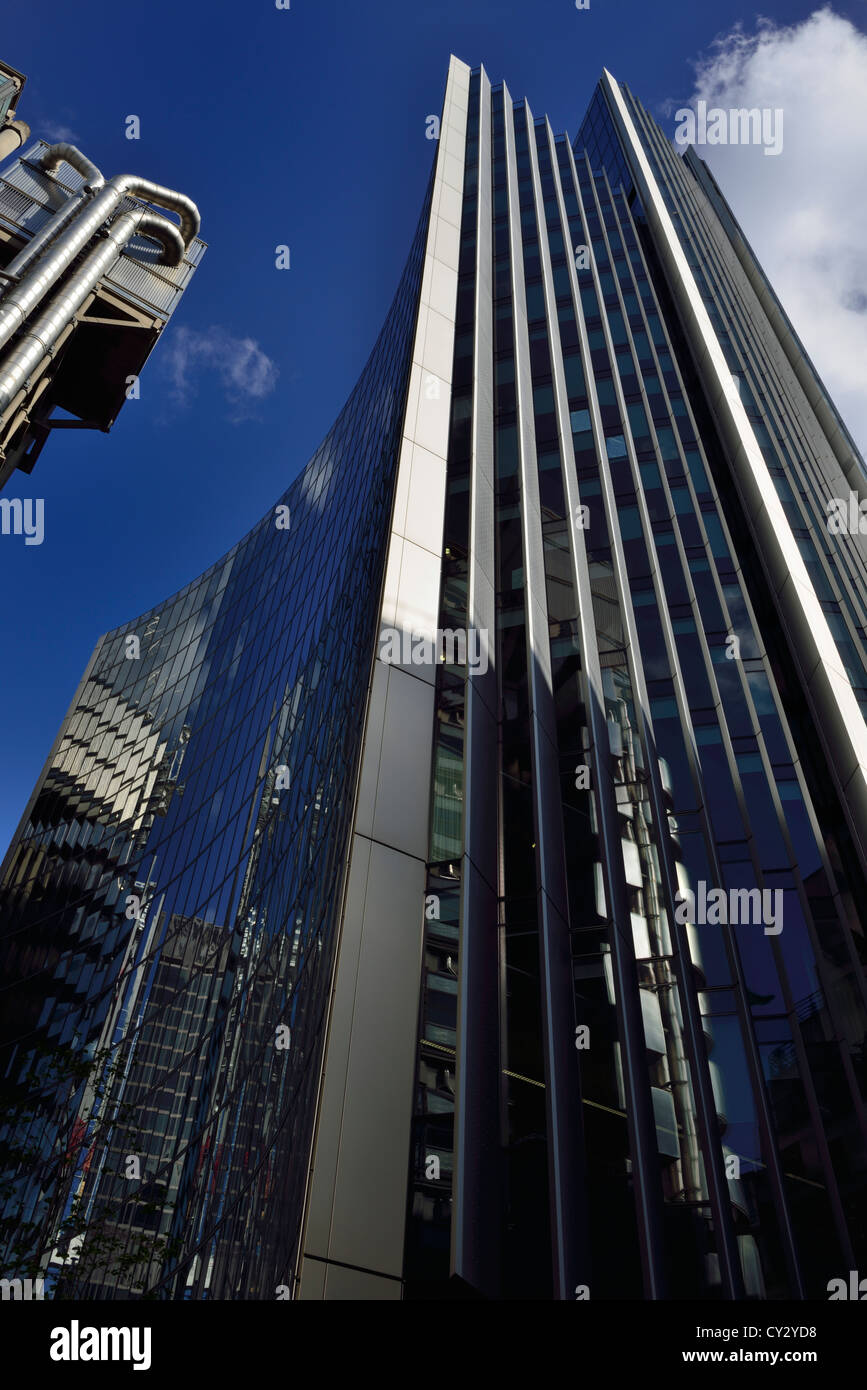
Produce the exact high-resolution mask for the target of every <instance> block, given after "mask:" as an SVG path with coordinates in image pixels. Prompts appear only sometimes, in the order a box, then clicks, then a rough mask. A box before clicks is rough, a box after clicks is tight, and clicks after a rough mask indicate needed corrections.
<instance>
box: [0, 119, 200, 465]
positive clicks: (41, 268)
mask: <svg viewBox="0 0 867 1390" xmlns="http://www.w3.org/2000/svg"><path fill="white" fill-rule="evenodd" d="M34 155H35V158H33V157H32V156H34ZM66 171H72V172H71V175H70V173H68V172H66ZM45 195H47V202H45V203H43V202H42V196H45ZM148 205H151V206H148ZM155 207H158V208H161V209H165V210H166V211H170V212H174V213H176V214H177V216H178V223H175V222H173V221H172V220H171V219H170V218H169V217H167V216H165V215H164V214H163V213H162V212H157V211H155V210H154V208H155ZM4 224H5V225H4ZM7 226H8V230H7ZM199 226H200V218H199V212H198V209H197V208H196V205H195V204H194V203H193V202H192V201H191V199H189V198H188V197H186V195H185V194H183V193H179V192H177V191H176V190H174V189H169V188H164V187H162V186H161V185H159V184H155V183H152V182H151V181H150V180H148V179H142V178H138V177H137V176H135V175H131V174H121V175H117V176H116V177H115V178H112V179H109V180H108V182H106V180H105V178H104V176H103V174H102V173H101V172H100V170H99V169H98V168H97V167H96V165H95V164H93V163H92V161H91V160H89V159H88V158H87V157H86V156H85V155H84V154H82V153H81V151H80V150H78V149H76V147H75V146H74V145H70V144H67V143H65V142H64V143H60V144H56V145H49V146H46V145H43V144H40V145H39V146H37V147H36V149H35V150H31V151H29V152H28V154H25V155H24V156H22V158H21V159H20V160H18V161H17V162H16V164H15V166H13V169H12V170H11V171H10V172H8V173H7V174H6V175H5V176H4V178H3V179H2V180H0V231H2V232H3V237H4V239H3V240H2V241H0V252H2V251H3V250H6V251H7V253H8V250H14V247H15V244H16V240H17V239H18V238H19V237H20V236H21V235H22V234H24V235H25V236H26V238H27V239H26V240H25V242H24V245H23V246H21V249H20V250H18V251H17V253H16V254H14V255H13V256H12V257H11V259H6V258H5V257H3V256H2V255H0V260H4V261H5V265H4V269H3V271H2V278H0V487H2V486H3V484H4V483H6V482H7V481H8V480H9V479H10V477H11V476H12V474H13V472H14V471H15V469H16V468H18V469H22V470H23V471H25V472H29V471H30V470H31V469H32V467H33V464H34V463H35V460H36V456H37V455H38V453H39V450H40V449H41V447H42V445H43V444H44V442H45V439H46V438H47V436H48V433H49V432H50V430H51V429H52V428H57V427H60V426H63V427H68V425H69V421H68V419H61V420H60V421H58V420H57V419H56V418H54V416H53V411H54V408H55V406H61V407H63V409H64V410H65V411H67V412H68V414H71V415H73V416H78V417H79V420H80V421H81V423H82V425H83V426H84V427H86V428H93V429H102V430H107V429H108V428H109V427H110V425H111V424H112V423H113V421H114V419H115V418H116V415H117V412H118V410H119V409H120V406H121V404H122V403H123V400H124V399H125V395H124V393H123V392H122V391H121V385H123V387H124V388H126V386H127V385H128V383H129V381H130V380H131V378H133V377H136V376H137V375H138V373H139V371H140V370H141V367H142V365H143V363H144V361H145V360H146V358H147V355H148V353H149V352H150V350H151V349H152V347H153V345H154V343H155V342H156V339H157V337H158V336H159V334H160V332H161V331H162V328H163V327H164V326H165V323H166V321H167V319H168V316H169V313H170V312H171V311H172V309H173V308H174V307H175V304H176V302H177V299H178V298H179V292H180V290H181V289H182V288H183V286H184V284H185V283H186V282H187V281H188V280H189V276H190V274H191V272H192V268H193V266H194V265H195V264H196V263H197V262H198V260H199V259H200V257H201V253H202V251H203V250H204V245H203V243H202V242H200V241H199V240H198V235H197V234H198V231H199ZM153 241H156V242H157V243H158V244H159V246H160V256H159V259H158V260H157V261H156V262H154V260H153V252H152V248H150V249H149V243H152V242H153ZM143 253H144V255H145V257H146V260H147V263H148V265H149V267H152V268H149V269H148V271H147V272H146V273H145V274H144V275H142V276H140V277H139V280H140V282H139V283H137V284H136V293H135V294H134V295H133V296H130V295H129V294H128V293H123V291H122V292H121V294H120V295H116V294H115V288H116V284H117V281H118V280H120V281H121V283H122V282H123V280H124V279H125V278H127V276H128V272H127V270H126V267H125V265H124V263H123V258H127V257H129V258H133V257H136V258H140V257H141V256H142V254H143ZM172 270H174V272H175V276H174V280H175V285H174V287H173V292H171V293H169V294H166V288H167V286H166V285H165V283H163V284H161V283H160V282H161V281H163V280H164V277H165V276H167V275H170V273H171V271H172ZM170 283H171V282H170ZM83 324H84V325H86V327H85V329H84V332H83V333H82V332H81V331H80V329H81V325H83ZM97 326H99V327H102V328H103V329H105V330H106V331H105V332H104V333H102V334H96V336H95V337H94V336H92V335H93V330H94V328H96V327H97ZM142 330H144V331H142ZM85 359H86V362H85Z"/></svg>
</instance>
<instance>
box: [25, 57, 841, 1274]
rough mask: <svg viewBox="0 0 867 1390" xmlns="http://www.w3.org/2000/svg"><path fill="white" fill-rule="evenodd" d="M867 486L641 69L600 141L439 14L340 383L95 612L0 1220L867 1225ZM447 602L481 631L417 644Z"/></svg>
mask: <svg viewBox="0 0 867 1390" xmlns="http://www.w3.org/2000/svg"><path fill="white" fill-rule="evenodd" d="M865 485H867V480H865V473H864V464H863V461H862V460H861V458H860V456H859V455H858V452H857V450H856V448H855V446H854V444H853V442H852V440H851V438H850V437H849V435H848V433H847V431H846V429H845V426H844V425H843V423H842V422H841V421H840V419H839V417H838V416H837V414H836V411H835V410H834V407H833V404H832V403H831V401H830V400H829V398H828V396H827V393H826V392H825V390H824V388H823V387H822V384H821V382H820V381H819V379H818V377H817V376H816V374H815V372H814V370H813V368H812V366H811V364H810V362H809V359H808V358H807V357H806V356H805V354H804V352H803V348H802V347H801V345H800V343H799V341H798V339H797V337H796V336H795V334H794V332H793V330H792V328H791V325H790V324H789V323H788V320H787V319H786V317H785V313H784V311H783V309H782V307H781V306H780V305H779V302H778V301H777V300H776V297H775V296H774V294H773V290H772V288H771V286H770V285H769V284H768V282H767V280H766V278H765V277H764V275H763V273H762V271H761V268H760V266H759V265H758V263H757V262H756V260H755V258H754V256H753V255H752V252H751V251H750V248H749V246H748V245H747V243H746V241H745V239H744V237H743V234H742V232H741V231H740V228H739V227H738V224H737V222H736V221H735V218H734V216H733V214H732V212H731V210H730V209H729V208H728V206H727V204H726V202H725V200H724V198H723V195H722V193H721V192H720V190H719V189H718V187H717V186H716V184H715V182H714V180H713V178H712V176H711V175H710V173H709V171H708V170H707V169H706V167H705V166H704V164H703V163H702V162H701V160H699V159H698V158H697V157H696V156H695V154H694V152H690V153H689V154H688V155H687V156H686V157H684V158H678V157H677V156H676V154H675V153H674V151H673V149H672V147H671V146H670V145H669V143H668V142H667V141H666V139H665V137H664V135H663V134H662V133H661V132H660V130H659V129H658V127H656V125H655V124H654V123H653V121H652V120H651V119H650V118H649V117H648V115H647V114H646V112H645V111H644V110H643V108H642V107H641V105H640V103H639V102H638V101H637V100H636V99H635V98H634V97H633V96H632V94H631V93H630V92H629V90H628V89H627V88H626V87H625V86H623V85H622V84H619V83H617V82H616V81H615V80H614V79H613V78H612V77H611V76H610V74H608V73H605V74H603V77H602V80H601V81H600V83H599V85H598V87H597V90H596V92H595V94H594V96H593V99H592V101H591V103H590V106H589V109H588V112H587V115H586V117H585V119H584V122H583V124H582V125H581V127H580V130H579V133H578V136H577V138H576V139H575V140H574V142H573V141H570V140H569V138H568V137H567V136H565V135H556V134H555V133H554V132H553V131H552V130H551V128H550V126H549V124H548V122H547V121H546V120H544V119H538V118H534V117H533V115H532V113H531V111H530V109H529V107H528V106H527V104H526V103H525V102H515V101H513V100H512V98H511V96H510V95H509V92H508V90H507V89H506V88H505V86H503V85H502V84H501V85H498V86H492V85H491V83H490V81H489V79H488V77H487V75H486V73H485V72H484V69H481V68H479V69H475V70H470V69H469V68H468V67H466V65H464V64H463V63H460V62H459V61H458V60H456V59H452V62H451V66H450V70H449V79H448V84H447V89H446V97H445V104H444V108H443V116H442V124H441V128H440V137H439V144H438V148H437V152H436V157H435V161H434V170H433V174H432V179H431V185H430V191H429V194H428V201H427V204H426V206H425V209H424V211H423V214H422V219H421V222H420V224H419V231H418V233H417V237H416V242H415V245H414V247H413V251H412V253H411V256H410V261H409V263H408V266H407V269H406V271H405V274H404V278H403V281H402V283H401V287H400V290H399V292H398V295H397V298H396V300H395V303H394V305H393V306H392V310H391V313H390V315H389V318H388V321H387V324H386V327H385V329H384V330H383V334H382V336H381V338H380V340H379V343H378V345H377V348H376V349H375V351H374V354H373V356H372V358H371V360H370V362H369V364H368V367H367V368H366V370H365V373H364V375H363V377H362V378H361V381H360V382H359V385H358V387H357V388H356V390H355V392H354V393H353V396H352V397H351V398H350V401H349V403H348V405H347V407H346V409H345V410H344V412H343V414H342V415H341V417H340V418H339V420H338V422H337V424H336V425H335V427H334V429H333V430H332V432H331V434H330V435H329V436H328V438H327V440H326V442H325V443H324V444H323V446H322V447H321V449H320V450H319V451H318V452H317V454H316V455H315V457H314V459H313V460H312V461H311V463H310V464H309V465H308V467H307V469H306V470H305V472H304V473H303V474H302V475H301V477H300V478H299V480H298V481H297V482H296V483H295V484H294V485H293V486H292V487H291V488H290V489H289V491H288V492H287V494H286V495H285V497H284V498H283V499H281V503H280V504H278V506H277V508H275V512H274V514H273V515H272V514H269V515H268V516H266V517H265V518H264V519H263V521H262V522H261V523H260V525H259V526H258V527H257V528H256V529H255V530H254V531H253V532H252V533H251V535H250V536H248V537H247V538H246V539H245V540H244V541H242V542H241V543H240V545H239V546H238V547H236V548H235V550H233V551H232V552H230V554H229V555H228V556H227V557H226V558H225V559H224V560H222V561H220V562H219V563H218V564H217V565H215V566H214V567H213V568H212V569H211V570H210V571H208V572H207V573H206V574H205V575H203V576H202V577H201V579H199V580H197V581H195V582H194V583H193V584H192V585H190V586H188V588H187V589H186V590H184V591H183V592H182V593H181V594H179V595H177V596H176V597H175V598H174V599H171V600H169V601H168V602H167V603H166V604H163V605H161V606H160V607H159V608H158V609H155V610H153V612H151V613H149V614H146V615H144V616H143V617H142V618H140V619H138V620H137V621H136V622H135V623H132V624H129V625H127V626H126V627H124V628H122V629H119V630H118V631H117V632H114V633H110V634H108V636H107V637H105V638H103V639H102V641H101V642H100V644H99V645H98V647H97V650H96V652H95V654H94V656H93V658H92V659H91V663H90V665H89V667H88V669H87V671H86V673H85V676H84V678H83V680H82V684H81V687H80V688H79V691H78V694H77V695H76V698H75V700H74V702H73V705H72V708H71V710H70V713H69V715H68V716H67V719H66V721H65V722H64V725H63V728H62V730H61V733H60V735H59V737H58V740H57V743H56V745H55V748H54V750H53V751H52V754H51V756H50V758H49V761H48V764H47V765H46V769H45V772H44V774H43V776H42V778H41V779H40V782H39V785H38V787H37V790H36V792H35V793H34V797H33V799H32V801H31V805H30V806H29V807H28V810H27V812H26V814H25V817H24V820H23V821H22V825H21V827H20V829H19V832H18V835H17V836H16V839H15V841H14V843H13V846H12V848H11V850H10V852H9V855H8V856H7V860H6V862H5V864H4V867H3V876H2V884H0V893H2V970H3V976H2V978H3V984H4V986H5V987H6V989H7V994H8V997H9V998H10V999H11V1001H12V1003H11V1005H10V1006H9V1008H8V1009H7V1010H6V1021H5V1023H4V1042H5V1043H6V1049H5V1057H6V1060H5V1062H4V1073H5V1082H4V1085H5V1088H6V1090H7V1092H8V1093H9V1096H10V1100H11V1112H10V1119H9V1122H8V1124H7V1127H6V1129H5V1131H4V1141H5V1144H6V1146H7V1147H6V1159H7V1162H6V1165H5V1166H6V1167H7V1168H8V1170H9V1181H8V1185H7V1190H6V1192H5V1193H4V1197H5V1207H4V1217H5V1229H6V1231H7V1233H8V1239H9V1245H8V1248H7V1253H6V1255H5V1257H4V1258H5V1260H6V1265H7V1266H8V1267H9V1268H10V1269H12V1268H13V1267H18V1266H19V1265H20V1266H22V1268H23V1264H22V1262H23V1261H25V1259H26V1257H31V1258H36V1259H40V1258H41V1263H40V1266H39V1267H40V1268H41V1269H47V1270H48V1271H49V1272H50V1275H51V1278H52V1279H53V1280H54V1281H55V1286H56V1291H57V1292H58V1293H63V1292H69V1291H74V1292H78V1293H83V1294H85V1296H91V1297H99V1298H115V1297H126V1298H139V1297H143V1296H153V1297H160V1298H184V1297H187V1298H204V1297H211V1298H273V1297H293V1298H299V1299H302V1300H317V1299H323V1298H324V1299H335V1298H359V1299H399V1298H410V1299H425V1298H440V1297H448V1296H462V1295H463V1296H469V1297H472V1296H481V1297H487V1298H495V1299H497V1298H533V1299H552V1298H553V1299H560V1300H566V1299H574V1298H576V1297H577V1298H584V1297H590V1298H592V1299H598V1298H602V1299H630V1298H647V1299H654V1298H675V1299H677V1298H695V1297H699V1298H705V1299H709V1300H712V1299H717V1298H735V1299H740V1298H752V1299H780V1298H791V1297H794V1298H803V1297H806V1298H825V1297H827V1293H826V1289H827V1284H828V1281H829V1280H830V1279H832V1278H838V1277H845V1276H846V1274H847V1271H849V1270H851V1269H858V1268H859V1260H860V1261H861V1267H862V1268H863V1267H864V1262H865V1261H867V1209H865V1189H867V1117H865V1092H867V1068H865V1030H867V990H865V973H864V967H865V940H864V922H865V909H864V908H863V906H862V904H863V903H864V902H865V901H867V898H865V881H864V880H865V866H867V785H865V778H867V736H865V728H864V713H863V710H864V699H865V694H867V679H865V649H864V642H865V628H864V614H865V595H867V584H865V579H867V571H865V549H864V540H863V537H862V536H860V535H859V534H858V533H857V530H856V531H855V532H854V533H848V532H845V531H844V532H838V531H835V530H834V529H833V528H831V527H829V525H828V514H829V503H830V501H831V499H833V498H838V497H839V498H848V497H849V494H850V492H854V493H855V494H856V498H857V496H862V497H863V495H864V491H865ZM284 507H285V508H288V516H289V527H288V530H286V529H283V527H282V526H280V525H278V524H277V523H278V519H282V520H285V514H284V512H283V511H282V508H284ZM443 630H448V631H463V632H465V633H467V634H470V633H474V634H481V636H482V640H481V642H480V645H479V648H477V649H483V650H484V652H485V654H486V659H485V660H484V661H483V662H480V663H475V664H474V663H473V662H472V661H471V660H470V659H469V657H468V659H467V661H466V662H464V663H463V664H461V663H460V662H459V660H452V659H451V658H452V657H454V656H455V653H454V652H451V653H449V654H448V655H447V656H446V658H445V659H442V660H436V661H426V660H424V659H422V660H421V661H416V660H414V659H412V658H411V657H410V656H409V655H408V653H407V648H406V646H404V648H403V652H402V655H401V656H400V657H399V658H398V659H395V655H394V651H393V650H392V651H390V652H389V651H388V650H387V649H386V647H384V646H383V642H382V636H383V633H385V632H388V633H393V632H395V631H396V632H397V633H398V634H399V635H402V636H407V637H409V638H410V639H411V640H413V641H414V640H416V639H418V640H420V641H423V642H424V641H427V642H430V641H431V640H432V639H433V637H434V635H435V634H436V633H437V632H441V631H443ZM377 633H379V639H378V638H377ZM130 637H138V638H139V639H140V655H139V656H137V657H132V658H131V657H129V655H128V649H129V647H130V643H129V641H128V639H129V638H130ZM132 645H133V646H135V644H132ZM467 646H468V650H469V649H471V647H472V643H470V642H469V641H468V644H467ZM73 1062H74V1065H73ZM136 1159H137V1160H138V1162H131V1161H130V1160H136ZM28 1268H29V1266H28ZM24 1272H25V1273H26V1272H27V1270H24Z"/></svg>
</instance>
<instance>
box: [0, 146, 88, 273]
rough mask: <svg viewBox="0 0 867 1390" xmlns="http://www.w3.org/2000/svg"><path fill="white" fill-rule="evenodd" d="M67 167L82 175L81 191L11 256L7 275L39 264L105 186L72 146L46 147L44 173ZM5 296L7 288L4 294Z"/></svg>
mask: <svg viewBox="0 0 867 1390" xmlns="http://www.w3.org/2000/svg"><path fill="white" fill-rule="evenodd" d="M64 163H65V164H68V165H69V166H70V168H72V169H75V171H76V172H77V173H79V174H81V175H82V177H83V178H84V180H85V183H84V187H83V188H81V189H79V191H78V192H77V193H71V194H70V195H69V196H68V197H67V199H66V201H65V202H64V203H63V204H62V205H61V206H60V207H59V208H58V209H57V211H56V212H55V213H54V214H53V215H52V216H51V217H49V219H48V221H47V222H46V223H45V225H44V226H43V227H40V229H39V231H38V232H36V233H35V235H34V236H32V237H31V238H30V240H29V241H28V243H27V245H26V246H25V247H23V248H22V250H20V251H19V252H18V255H17V256H14V257H13V258H12V260H11V261H10V262H9V264H8V266H7V267H6V274H7V275H20V274H21V272H22V271H23V270H26V269H27V267H28V266H29V265H32V264H33V262H34V261H36V260H38V259H39V258H40V257H41V256H42V254H43V252H44V251H45V249H46V247H48V246H50V245H52V243H53V242H55V241H56V240H57V238H58V237H59V236H60V233H61V232H62V231H63V229H64V227H68V226H69V224H70V222H72V221H73V220H74V219H75V218H76V217H77V216H78V214H79V212H80V211H81V209H82V207H83V206H84V204H85V203H86V202H87V201H88V199H89V198H91V197H93V195H94V194H95V193H98V192H99V190H100V189H101V188H103V187H104V186H105V176H104V174H103V173H102V172H101V170H99V169H97V167H96V165H95V164H93V163H92V162H91V160H89V159H88V158H87V156H86V155H83V154H82V153H81V150H79V149H76V147H75V145H68V144H67V143H66V142H65V141H61V142H60V143H59V144H57V145H49V147H48V149H47V150H43V151H42V154H41V155H40V157H39V160H38V166H39V168H40V169H44V170H45V172H46V173H47V174H54V173H56V172H57V170H58V168H59V167H60V165H61V164H64ZM5 292H6V293H8V288H7V289H6V291H5Z"/></svg>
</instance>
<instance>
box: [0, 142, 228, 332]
mask: <svg viewBox="0 0 867 1390" xmlns="http://www.w3.org/2000/svg"><path fill="white" fill-rule="evenodd" d="M53 148H56V147H53ZM61 148H62V147H61ZM67 148H68V149H72V146H68V147H67ZM46 153H50V151H47V152H46ZM61 158H65V156H61ZM82 158H83V156H82ZM88 163H89V161H88ZM90 168H91V169H93V170H94V172H95V173H96V174H97V175H99V170H98V169H96V166H95V165H90ZM127 197H133V198H142V199H144V200H146V201H147V202H149V203H155V204H156V205H157V206H158V207H161V208H168V209H170V210H171V211H173V212H177V214H178V216H179V218H180V236H181V238H182V240H183V245H184V247H185V248H186V247H187V246H189V244H190V242H191V241H192V239H193V237H194V236H195V235H196V234H197V232H198V230H199V227H200V225H201V219H200V217H199V210H198V208H197V207H196V205H195V203H194V202H193V201H192V199H191V198H187V197H186V195H185V194H183V193H178V192H176V191H175V190H174V189H171V188H163V187H162V186H161V185H160V184H158V183H151V181H150V180H149V179H141V178H137V177H136V175H134V174H118V175H116V177H115V178H113V179H110V180H109V181H108V183H106V184H105V186H104V187H103V188H102V189H101V190H100V191H99V192H98V193H97V194H96V197H95V198H93V199H92V201H91V202H90V203H89V204H76V207H75V209H74V210H73V212H72V214H71V216H72V221H71V222H70V223H69V224H68V225H64V229H63V230H62V231H61V232H60V233H59V235H57V236H56V239H53V240H52V241H51V244H50V245H49V246H48V247H47V249H44V250H43V251H42V254H40V255H39V258H38V260H37V261H36V264H35V265H34V266H33V267H32V269H31V270H30V271H29V272H27V273H26V274H24V275H23V276H22V278H21V279H20V280H19V282H18V284H17V285H14V286H13V288H11V289H9V290H7V292H6V294H4V296H3V298H2V300H0V347H2V346H3V344H4V343H8V341H9V339H10V338H11V337H12V336H13V335H14V334H15V333H17V332H18V330H19V329H20V328H21V326H22V325H23V324H24V322H25V320H26V319H27V318H28V317H29V315H30V314H31V313H32V312H33V310H34V309H35V308H36V306H37V305H38V304H39V303H40V302H41V300H42V299H44V297H45V295H46V294H47V292H48V290H50V289H51V287H52V285H54V284H56V283H57V281H58V280H59V279H60V277H61V276H62V275H63V274H64V273H65V272H66V271H67V270H68V269H69V267H70V266H71V265H72V263H73V261H74V260H75V259H76V258H77V256H79V255H80V253H81V252H82V251H83V250H84V248H85V247H86V246H87V244H88V242H89V241H90V240H91V238H92V237H93V236H95V235H96V233H97V232H98V231H99V230H100V228H101V227H102V226H103V224H104V223H105V222H107V221H108V219H109V218H110V217H111V216H112V214H113V213H114V212H115V211H116V210H117V208H118V206H119V205H120V203H122V202H123V200H124V198H127ZM63 212H64V209H62V208H61V209H60V213H61V214H62V213H63ZM167 225H171V224H167ZM43 230H45V229H43ZM44 245H45V243H44V242H43V247H44ZM37 254H38V253H37ZM118 254H119V252H118ZM8 269H9V268H7V271H8ZM12 273H15V272H14V271H13V272H12Z"/></svg>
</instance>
